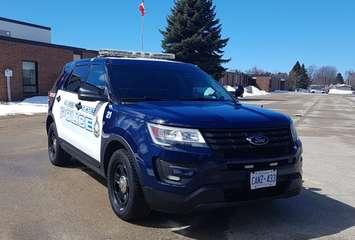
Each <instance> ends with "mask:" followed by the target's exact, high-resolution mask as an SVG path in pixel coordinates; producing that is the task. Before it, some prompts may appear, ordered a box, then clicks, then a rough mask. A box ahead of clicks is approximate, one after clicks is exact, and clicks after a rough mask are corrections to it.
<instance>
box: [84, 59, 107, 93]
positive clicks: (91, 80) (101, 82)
mask: <svg viewBox="0 0 355 240" xmlns="http://www.w3.org/2000/svg"><path fill="white" fill-rule="evenodd" d="M86 82H87V83H88V84H90V85H93V86H95V87H98V88H100V89H105V86H106V82H107V74H106V69H105V66H104V65H96V64H94V65H92V66H91V70H90V74H89V76H88V79H87V81H86Z"/></svg>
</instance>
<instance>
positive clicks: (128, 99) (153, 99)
mask: <svg viewBox="0 0 355 240" xmlns="http://www.w3.org/2000/svg"><path fill="white" fill-rule="evenodd" d="M121 101H122V102H145V101H168V99H166V98H152V97H132V98H129V97H126V98H121Z"/></svg>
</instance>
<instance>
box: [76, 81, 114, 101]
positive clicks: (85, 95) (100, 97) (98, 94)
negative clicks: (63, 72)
mask: <svg viewBox="0 0 355 240" xmlns="http://www.w3.org/2000/svg"><path fill="white" fill-rule="evenodd" d="M78 97H79V99H80V100H83V101H89V102H96V101H101V102H107V101H108V97H107V95H106V94H105V91H104V90H103V89H100V88H98V87H95V86H93V85H90V84H87V83H82V84H81V85H80V88H79V92H78Z"/></svg>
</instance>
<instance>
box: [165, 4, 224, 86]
mask: <svg viewBox="0 0 355 240" xmlns="http://www.w3.org/2000/svg"><path fill="white" fill-rule="evenodd" d="M215 10H216V8H215V6H214V5H213V1H212V0H176V1H175V6H174V7H173V8H172V12H171V15H170V16H168V18H167V22H168V24H167V27H166V29H165V30H162V31H161V33H162V35H163V41H162V47H163V49H164V50H165V52H168V53H174V54H175V55H176V59H177V60H179V61H183V62H188V63H193V64H196V65H198V66H199V67H200V68H202V69H203V70H204V71H206V72H207V73H209V74H210V75H212V76H213V77H214V78H215V79H217V80H219V79H220V78H221V77H222V75H223V72H224V71H225V70H226V69H225V68H224V67H223V66H222V65H223V64H224V63H227V62H229V60H228V59H223V53H224V51H223V48H224V47H225V46H226V45H227V42H228V40H229V39H228V38H227V39H223V38H222V36H221V30H222V25H221V24H220V23H219V19H217V18H216V13H215Z"/></svg>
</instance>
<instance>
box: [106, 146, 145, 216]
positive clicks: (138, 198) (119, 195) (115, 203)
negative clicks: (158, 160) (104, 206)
mask: <svg viewBox="0 0 355 240" xmlns="http://www.w3.org/2000/svg"><path fill="white" fill-rule="evenodd" d="M133 161H134V160H133V158H132V157H131V156H130V154H129V153H128V152H127V151H126V150H123V149H120V150H117V151H116V152H114V153H113V154H112V156H111V159H110V163H109V166H108V174H107V175H108V176H107V186H108V194H109V198H110V203H111V206H112V209H113V211H114V212H115V214H116V215H117V216H118V217H119V218H121V219H123V220H126V221H133V220H138V219H141V218H144V217H146V216H147V215H148V214H149V212H150V209H149V207H148V205H147V203H146V201H145V199H144V195H143V192H142V189H141V186H140V184H139V181H138V176H137V172H136V168H135V166H134V162H133Z"/></svg>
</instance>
